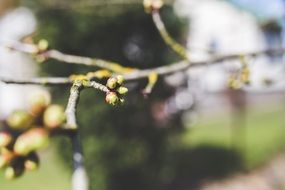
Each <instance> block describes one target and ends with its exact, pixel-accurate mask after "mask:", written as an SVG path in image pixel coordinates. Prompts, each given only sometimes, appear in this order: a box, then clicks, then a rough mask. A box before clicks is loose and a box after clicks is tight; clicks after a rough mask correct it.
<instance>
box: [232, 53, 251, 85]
mask: <svg viewBox="0 0 285 190" xmlns="http://www.w3.org/2000/svg"><path fill="white" fill-rule="evenodd" d="M240 60H241V64H242V67H241V69H240V70H239V71H238V72H236V73H233V74H231V76H230V77H229V80H228V86H229V87H230V88H232V89H239V88H241V87H242V86H243V85H249V84H250V70H249V67H248V63H247V61H246V59H245V57H244V56H241V58H240Z"/></svg>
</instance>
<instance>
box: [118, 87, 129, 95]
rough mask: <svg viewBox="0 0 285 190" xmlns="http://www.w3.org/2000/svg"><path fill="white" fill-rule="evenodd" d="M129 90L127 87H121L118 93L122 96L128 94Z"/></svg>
mask: <svg viewBox="0 0 285 190" xmlns="http://www.w3.org/2000/svg"><path fill="white" fill-rule="evenodd" d="M128 91H129V90H128V89H127V88H126V87H123V86H120V87H119V88H118V89H117V92H118V93H119V94H121V95H125V94H127V92H128Z"/></svg>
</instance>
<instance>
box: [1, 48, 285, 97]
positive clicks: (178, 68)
mask: <svg viewBox="0 0 285 190" xmlns="http://www.w3.org/2000/svg"><path fill="white" fill-rule="evenodd" d="M284 53H285V49H284V48H280V49H268V50H263V51H255V52H247V53H245V52H243V53H236V54H229V55H219V56H217V55H216V56H214V57H213V58H211V59H209V60H205V61H195V62H194V61H192V62H190V61H181V62H177V63H172V64H170V65H165V66H161V67H156V68H152V69H144V70H134V71H133V72H130V73H128V74H124V75H123V76H124V78H125V80H126V81H135V80H138V79H142V78H147V77H148V76H149V74H150V73H152V72H155V73H157V74H158V75H160V76H163V75H170V74H173V73H175V72H183V71H186V70H187V69H190V68H194V67H205V66H211V65H216V64H221V63H223V62H224V61H230V60H235V59H239V58H240V57H241V56H248V57H256V56H261V55H269V56H273V55H283V54H284ZM227 64H231V62H228V63H227ZM0 81H2V82H4V83H8V84H35V85H67V84H72V82H73V81H72V80H70V79H69V78H52V77H51V78H32V79H20V78H18V79H14V78H8V77H1V76H0ZM93 84H95V83H93ZM97 84H99V83H97ZM97 84H96V85H97ZM96 85H95V86H96ZM97 89H100V88H97ZM100 90H102V89H100ZM102 91H105V90H102Z"/></svg>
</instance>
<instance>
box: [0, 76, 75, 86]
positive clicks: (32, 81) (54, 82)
mask: <svg viewBox="0 0 285 190" xmlns="http://www.w3.org/2000/svg"><path fill="white" fill-rule="evenodd" d="M0 82H3V83H6V84H21V85H43V86H58V85H68V84H72V81H71V80H70V79H69V78H65V77H41V78H17V77H4V76H0Z"/></svg>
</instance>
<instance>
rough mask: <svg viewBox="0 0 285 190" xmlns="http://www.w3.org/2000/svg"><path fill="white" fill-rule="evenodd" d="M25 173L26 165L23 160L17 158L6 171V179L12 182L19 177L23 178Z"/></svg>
mask: <svg viewBox="0 0 285 190" xmlns="http://www.w3.org/2000/svg"><path fill="white" fill-rule="evenodd" d="M23 173H24V165H23V162H22V160H21V159H19V158H16V159H13V160H12V161H11V163H10V166H8V167H7V168H6V170H5V174H4V175H5V178H6V179H9V180H12V179H15V178H17V177H19V176H21V175H22V174H23Z"/></svg>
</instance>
